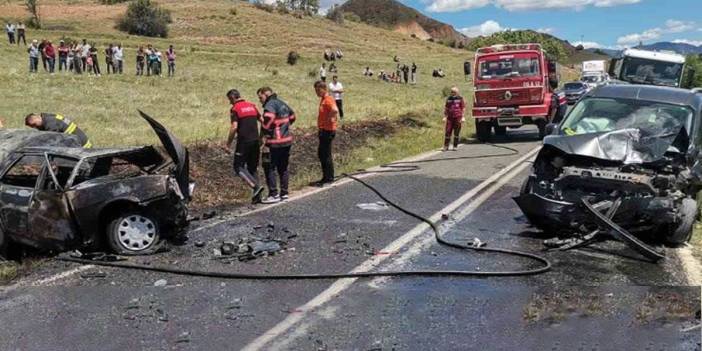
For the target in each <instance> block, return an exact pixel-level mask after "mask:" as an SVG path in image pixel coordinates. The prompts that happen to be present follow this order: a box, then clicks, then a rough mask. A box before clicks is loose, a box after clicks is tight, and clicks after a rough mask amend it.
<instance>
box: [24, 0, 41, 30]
mask: <svg viewBox="0 0 702 351" xmlns="http://www.w3.org/2000/svg"><path fill="white" fill-rule="evenodd" d="M24 6H25V7H26V8H27V11H29V14H30V16H31V17H29V22H28V23H27V25H28V26H30V27H32V28H41V21H40V20H39V0H25V1H24Z"/></svg>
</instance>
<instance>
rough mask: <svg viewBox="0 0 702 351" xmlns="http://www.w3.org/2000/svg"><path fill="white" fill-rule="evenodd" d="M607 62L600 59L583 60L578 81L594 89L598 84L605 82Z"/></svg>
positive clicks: (606, 79)
mask: <svg viewBox="0 0 702 351" xmlns="http://www.w3.org/2000/svg"><path fill="white" fill-rule="evenodd" d="M606 65H607V62H605V61H602V60H595V61H585V62H583V67H582V75H581V77H580V81H581V82H583V83H585V84H587V86H588V88H589V89H594V88H596V87H598V86H600V85H604V84H607V82H608V81H609V75H608V74H607V70H606V68H605V67H606Z"/></svg>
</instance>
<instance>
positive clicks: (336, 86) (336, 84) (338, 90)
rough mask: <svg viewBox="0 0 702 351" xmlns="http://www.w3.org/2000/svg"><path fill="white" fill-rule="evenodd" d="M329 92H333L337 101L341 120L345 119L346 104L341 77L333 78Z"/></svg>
mask: <svg viewBox="0 0 702 351" xmlns="http://www.w3.org/2000/svg"><path fill="white" fill-rule="evenodd" d="M329 92H331V94H332V96H333V97H334V100H336V107H337V108H338V109H339V119H344V107H343V103H344V102H343V97H342V96H343V94H344V86H343V85H342V84H341V82H340V81H339V77H337V76H333V77H332V81H331V83H329Z"/></svg>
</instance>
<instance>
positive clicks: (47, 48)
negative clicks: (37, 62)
mask: <svg viewBox="0 0 702 351" xmlns="http://www.w3.org/2000/svg"><path fill="white" fill-rule="evenodd" d="M43 54H44V57H45V58H46V63H47V65H48V66H49V73H54V67H55V66H56V49H54V46H53V45H52V44H51V41H47V42H46V45H44V49H43Z"/></svg>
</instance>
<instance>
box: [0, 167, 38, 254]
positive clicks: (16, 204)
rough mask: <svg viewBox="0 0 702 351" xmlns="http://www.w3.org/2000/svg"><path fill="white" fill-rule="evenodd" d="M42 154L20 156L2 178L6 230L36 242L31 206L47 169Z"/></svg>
mask: <svg viewBox="0 0 702 351" xmlns="http://www.w3.org/2000/svg"><path fill="white" fill-rule="evenodd" d="M44 162H45V160H44V157H43V156H42V155H20V156H19V157H18V158H17V159H16V160H15V162H14V163H13V164H12V165H11V166H10V167H9V168H8V169H7V171H6V172H5V173H4V174H3V175H2V179H1V180H0V219H1V220H2V230H3V231H4V233H5V234H6V235H7V236H8V237H10V238H12V239H13V240H16V241H19V242H23V243H26V244H29V245H35V243H34V240H32V239H31V238H30V236H31V235H30V229H29V205H30V203H31V201H32V196H33V195H34V189H35V188H36V185H37V182H38V180H39V177H40V175H41V172H42V170H43V168H44Z"/></svg>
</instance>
